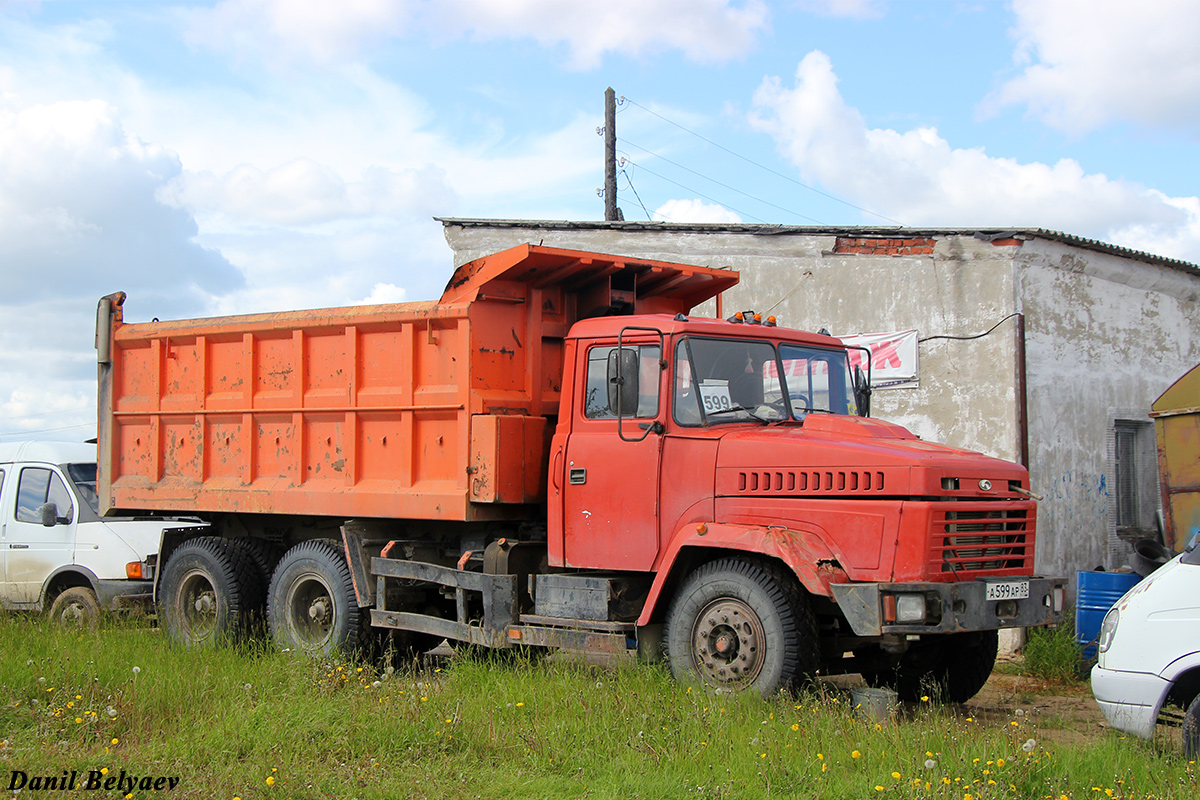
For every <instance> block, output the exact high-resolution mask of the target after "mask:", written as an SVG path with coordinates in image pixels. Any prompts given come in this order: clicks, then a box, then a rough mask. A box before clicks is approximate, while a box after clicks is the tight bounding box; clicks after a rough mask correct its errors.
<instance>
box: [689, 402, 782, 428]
mask: <svg viewBox="0 0 1200 800" xmlns="http://www.w3.org/2000/svg"><path fill="white" fill-rule="evenodd" d="M733 411H745V412H746V413H747V414H749V415H750V418H751V419H753V420H755V421H757V422H761V423H762V424H764V425H770V424H771V423H772V422H774V421H776V420H769V419H764V418H763V417H760V416H759V415H758V414H755V413H754V412H753V411H751V410H750V409H748V408H746V407H744V406H730V407H729V408H721V409H717V410H716V411H708V412H705V417H715V416H716V415H717V414H729V413H731V412H733Z"/></svg>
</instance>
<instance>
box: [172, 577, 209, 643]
mask: <svg viewBox="0 0 1200 800" xmlns="http://www.w3.org/2000/svg"><path fill="white" fill-rule="evenodd" d="M176 605H177V607H178V608H179V610H180V612H181V621H182V622H183V627H184V630H185V631H186V633H187V638H188V639H189V640H190V641H193V642H198V641H203V640H205V639H207V638H209V637H210V636H212V635H213V632H214V631H215V630H216V629H217V611H218V609H217V590H216V589H215V588H214V587H213V584H212V581H211V580H209V577H208V575H206V574H205V573H204V572H203V571H201V570H192V571H191V572H189V573H187V574H186V575H184V577H183V580H182V581H180V582H179V594H178V603H177V604H176Z"/></svg>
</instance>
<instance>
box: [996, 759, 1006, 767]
mask: <svg viewBox="0 0 1200 800" xmlns="http://www.w3.org/2000/svg"><path fill="white" fill-rule="evenodd" d="M996 766H997V767H1003V766H1004V759H1003V758H998V759H996Z"/></svg>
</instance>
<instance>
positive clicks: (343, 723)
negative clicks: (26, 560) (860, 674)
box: [0, 616, 1200, 800]
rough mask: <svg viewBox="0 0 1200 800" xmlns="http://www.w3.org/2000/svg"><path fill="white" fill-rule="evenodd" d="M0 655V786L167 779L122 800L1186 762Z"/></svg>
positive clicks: (637, 687) (835, 721) (665, 688)
mask: <svg viewBox="0 0 1200 800" xmlns="http://www.w3.org/2000/svg"><path fill="white" fill-rule="evenodd" d="M0 653H3V658H2V659H0V737H3V742H4V744H3V745H0V789H6V788H7V787H8V785H9V784H8V781H9V780H10V776H11V774H12V771H13V770H21V771H24V772H25V773H27V774H28V775H30V776H33V775H47V776H59V775H62V773H63V770H68V771H69V770H77V771H78V773H79V775H80V782H82V780H83V778H84V777H85V776H86V773H87V771H88V770H100V769H102V768H103V769H107V770H108V775H107V776H106V777H108V776H114V775H119V774H120V771H121V770H124V771H125V772H126V773H127V774H135V775H138V776H142V775H150V776H168V775H169V776H178V777H179V778H180V783H179V786H178V788H177V789H176V790H175V791H173V792H169V793H163V792H153V791H140V790H138V791H134V792H133V793H132V796H133V797H150V796H170V797H188V798H192V797H195V798H232V797H241V798H243V799H244V800H250V799H251V798H281V799H282V798H289V799H290V798H310V797H311V798H318V797H320V798H324V797H345V798H350V797H355V798H360V800H367V799H368V798H389V797H414V798H426V797H427V798H435V797H436V798H472V797H483V798H560V797H589V798H636V797H643V798H663V797H711V798H720V797H727V798H758V797H763V798H766V797H804V798H809V797H812V798H842V797H845V798H860V797H889V798H890V797H903V798H954V800H964V798H966V797H967V796H968V795H970V796H971V798H972V800H978V799H979V798H1042V797H1047V798H1055V799H1056V800H1057V798H1060V797H1062V796H1063V795H1066V796H1067V797H1068V798H1085V797H1086V798H1092V797H1107V796H1109V795H1108V794H1107V791H1108V790H1111V791H1112V792H1113V794H1112V796H1113V797H1121V798H1126V797H1136V798H1144V797H1156V798H1175V797H1179V798H1184V797H1189V798H1190V797H1195V796H1197V793H1198V791H1200V789H1198V786H1197V772H1196V769H1197V767H1196V765H1195V764H1193V763H1188V762H1187V761H1185V760H1183V759H1182V757H1181V756H1179V755H1178V754H1177V753H1175V752H1172V751H1171V750H1170V748H1162V747H1156V746H1155V745H1153V744H1147V743H1143V742H1139V741H1135V740H1131V739H1123V738H1122V737H1120V736H1119V735H1116V734H1111V733H1110V734H1107V735H1104V736H1103V737H1101V738H1100V739H1099V740H1097V741H1093V742H1091V743H1090V745H1089V746H1086V747H1080V748H1078V749H1066V748H1053V747H1048V746H1046V745H1044V744H1043V743H1041V742H1040V741H1039V739H1040V731H1039V728H1038V727H1037V724H1036V723H1035V722H1033V721H1031V720H1030V718H1029V717H1018V716H1013V717H1012V718H1011V719H1009V720H1003V721H1001V722H1000V723H991V724H988V725H984V724H982V723H981V722H980V721H978V720H974V719H972V718H970V717H967V716H965V715H964V714H962V713H955V712H954V711H953V710H951V709H946V708H941V707H938V706H934V705H932V704H927V703H926V704H918V705H917V706H915V707H913V708H909V709H905V710H904V712H903V713H902V714H901V715H900V717H899V718H895V719H892V720H888V721H885V722H882V723H875V722H873V721H867V720H862V719H859V718H858V717H857V716H856V715H855V712H854V710H853V709H851V708H849V703H848V702H847V700H846V698H845V697H844V696H843V695H840V694H838V693H837V692H836V690H834V689H832V688H829V687H826V688H825V689H823V690H817V691H815V692H809V693H805V694H802V695H800V696H797V697H790V696H783V695H780V696H778V697H774V698H771V699H767V700H764V699H762V698H759V697H754V696H749V695H728V694H716V693H714V692H712V691H710V690H704V689H701V688H699V687H688V686H684V685H680V684H678V683H676V682H675V681H673V680H672V679H671V678H670V676H669V675H668V674H667V673H666V672H665V671H664V670H663V669H661V668H655V667H648V666H644V665H643V666H638V665H633V664H629V665H626V666H621V667H617V668H597V667H589V666H586V665H581V664H577V663H573V662H570V661H567V660H564V659H550V660H543V661H541V662H532V661H518V662H517V663H511V664H503V663H494V662H491V661H489V660H487V659H469V658H464V659H456V660H452V661H447V662H442V663H441V666H436V665H430V666H428V667H427V668H423V669H417V668H406V669H401V670H398V671H395V672H393V673H388V672H386V671H382V672H381V671H377V670H376V668H375V667H373V666H371V665H363V664H356V663H354V662H351V661H341V660H326V661H320V662H318V661H308V660H305V659H303V658H301V657H298V656H296V655H295V654H291V653H281V652H276V651H275V650H273V649H271V648H268V647H266V646H259V647H239V648H223V649H218V650H209V651H201V652H195V651H186V650H182V649H180V648H177V647H173V646H170V645H169V644H168V643H167V642H166V641H165V640H164V638H163V637H162V636H161V635H160V634H159V633H157V632H156V631H154V630H151V629H149V628H147V627H145V626H139V625H136V624H133V623H128V624H110V625H109V626H108V627H107V628H106V629H104V630H102V631H100V632H98V633H86V634H83V635H80V634H67V633H63V632H60V631H55V630H48V629H46V628H44V627H43V625H42V624H41V623H40V622H39V621H36V620H31V619H29V618H27V617H14V616H9V617H3V618H0ZM135 667H136V668H137V670H136V671H135V669H134V668H135ZM1031 740H1032V742H1033V744H1030V745H1027V746H1028V749H1029V752H1026V750H1025V749H1024V748H1023V745H1026V744H1027V743H1028V742H1030V741H1031ZM927 762H930V763H933V766H930V767H927V766H926V763H927ZM992 781H995V783H992ZM28 796H30V797H37V796H44V797H69V796H80V797H85V796H86V797H104V796H107V797H119V796H121V795H120V794H118V793H116V792H103V791H101V792H84V791H77V792H75V793H70V792H67V793H63V792H46V793H31V794H29V795H28Z"/></svg>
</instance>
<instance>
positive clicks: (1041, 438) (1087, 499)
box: [1015, 240, 1200, 574]
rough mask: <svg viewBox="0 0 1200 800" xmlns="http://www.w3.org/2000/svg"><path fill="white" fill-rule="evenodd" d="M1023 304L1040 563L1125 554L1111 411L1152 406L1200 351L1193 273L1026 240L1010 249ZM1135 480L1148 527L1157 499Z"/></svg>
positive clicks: (1138, 412)
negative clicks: (1017, 248) (1119, 534)
mask: <svg viewBox="0 0 1200 800" xmlns="http://www.w3.org/2000/svg"><path fill="white" fill-rule="evenodd" d="M1015 267H1016V272H1015V274H1016V286H1017V295H1018V298H1019V299H1020V303H1021V310H1023V311H1024V313H1025V315H1026V330H1027V354H1028V356H1027V359H1028V375H1029V392H1028V395H1029V418H1030V431H1029V440H1030V451H1031V453H1030V455H1031V467H1032V473H1033V475H1032V477H1033V488H1034V491H1036V492H1039V493H1041V494H1043V495H1045V500H1044V501H1043V502H1042V503H1041V504H1040V505H1039V512H1038V514H1039V520H1040V523H1041V526H1042V530H1043V531H1044V532H1045V533H1046V534H1048V535H1043V536H1042V537H1041V538H1040V539H1039V542H1038V553H1037V559H1038V564H1039V565H1047V566H1049V567H1053V568H1058V569H1060V570H1061V571H1064V572H1068V574H1073V572H1074V570H1077V569H1091V568H1093V567H1096V566H1103V567H1104V568H1105V569H1113V568H1117V567H1121V566H1123V565H1125V564H1127V563H1128V557H1129V555H1128V554H1129V549H1128V545H1126V544H1124V543H1121V542H1119V541H1118V540H1117V539H1116V535H1115V532H1116V521H1115V507H1116V497H1115V488H1114V487H1115V474H1114V469H1113V463H1112V453H1111V447H1112V444H1111V431H1112V425H1113V420H1114V418H1115V419H1131V420H1138V421H1142V422H1144V423H1147V434H1148V436H1149V437H1150V438H1153V431H1152V430H1149V425H1148V423H1149V419H1148V414H1149V412H1150V405H1151V403H1153V402H1154V400H1155V399H1156V398H1157V397H1158V396H1159V395H1160V394H1162V392H1163V391H1165V390H1166V388H1167V387H1168V386H1170V385H1171V383H1172V382H1173V381H1174V380H1175V379H1176V378H1178V377H1179V376H1180V375H1182V374H1183V373H1184V372H1185V371H1186V370H1187V369H1188V368H1190V367H1191V366H1193V365H1194V364H1195V363H1196V362H1197V360H1200V278H1197V277H1196V276H1194V275H1190V274H1188V273H1186V272H1183V271H1180V270H1178V269H1173V268H1171V267H1166V266H1160V265H1157V264H1150V263H1145V262H1143V261H1138V260H1134V259H1129V258H1119V257H1117V256H1114V255H1109V254H1106V253H1096V252H1089V251H1086V250H1081V249H1079V248H1072V247H1068V246H1065V245H1062V244H1060V243H1058V242H1049V241H1044V240H1031V241H1028V242H1025V243H1024V245H1023V246H1022V248H1021V251H1020V253H1019V254H1018V255H1017V257H1016V259H1015ZM1154 486H1155V482H1154V481H1153V480H1150V481H1148V486H1147V483H1146V482H1144V483H1143V487H1142V488H1143V494H1149V495H1150V496H1149V497H1147V498H1145V499H1146V500H1147V502H1148V503H1149V505H1148V507H1146V508H1145V514H1146V518H1145V520H1144V523H1143V524H1145V525H1146V526H1147V527H1150V526H1151V525H1152V519H1153V511H1154V509H1155V508H1157V506H1158V498H1157V497H1156V496H1154V491H1153V490H1154Z"/></svg>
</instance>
